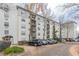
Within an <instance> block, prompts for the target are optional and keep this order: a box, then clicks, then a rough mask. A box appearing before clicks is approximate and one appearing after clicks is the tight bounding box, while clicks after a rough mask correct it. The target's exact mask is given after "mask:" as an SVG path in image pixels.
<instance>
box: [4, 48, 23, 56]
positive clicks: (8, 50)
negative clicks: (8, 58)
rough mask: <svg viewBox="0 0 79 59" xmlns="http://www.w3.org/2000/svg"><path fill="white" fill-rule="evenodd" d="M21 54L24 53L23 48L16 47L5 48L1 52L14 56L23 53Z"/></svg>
mask: <svg viewBox="0 0 79 59" xmlns="http://www.w3.org/2000/svg"><path fill="white" fill-rule="evenodd" d="M23 52H24V48H22V47H17V46H13V47H9V48H6V49H5V50H4V51H3V53H4V55H16V54H19V53H23Z"/></svg>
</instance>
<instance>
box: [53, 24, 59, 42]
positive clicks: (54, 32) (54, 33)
mask: <svg viewBox="0 0 79 59" xmlns="http://www.w3.org/2000/svg"><path fill="white" fill-rule="evenodd" d="M57 32H58V31H57V30H56V29H55V23H54V25H53V39H54V40H57V41H58V37H57V35H56V33H57Z"/></svg>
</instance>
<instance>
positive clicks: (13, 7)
mask: <svg viewBox="0 0 79 59" xmlns="http://www.w3.org/2000/svg"><path fill="white" fill-rule="evenodd" d="M69 24H72V23H69ZM53 26H55V29H56V30H57V31H58V32H57V36H58V37H59V23H58V22H56V21H53V20H50V19H48V18H46V17H43V16H41V15H38V14H36V13H33V12H32V11H29V10H26V9H25V8H23V7H22V6H20V5H19V6H18V4H3V3H1V4H0V38H2V37H3V36H7V35H11V36H13V38H12V39H11V42H12V44H18V42H19V41H29V40H33V39H47V38H53ZM71 27H73V29H74V27H75V26H74V24H73V25H72V26H70V27H69V28H70V30H72V29H71ZM63 28H64V27H63ZM64 29H66V28H64ZM64 29H63V30H64ZM72 32H75V31H74V30H72V31H71V32H69V35H70V37H73V35H71V34H73V33H72ZM70 33H71V34H70ZM65 35H66V34H63V36H64V37H65ZM0 40H1V39H0ZM2 40H3V39H2Z"/></svg>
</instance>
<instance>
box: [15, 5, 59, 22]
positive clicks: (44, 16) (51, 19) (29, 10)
mask: <svg viewBox="0 0 79 59" xmlns="http://www.w3.org/2000/svg"><path fill="white" fill-rule="evenodd" d="M16 7H17V9H18V8H20V9H23V10H25V11H28V12H30V13H33V14H35V15H38V16H41V17H43V18H45V19H47V20H52V19H49V18H46V17H45V16H42V15H39V14H36V13H34V12H32V11H30V10H27V9H25V8H23V7H20V6H18V5H17V6H16ZM52 21H53V22H56V21H54V20H52ZM56 23H58V22H56Z"/></svg>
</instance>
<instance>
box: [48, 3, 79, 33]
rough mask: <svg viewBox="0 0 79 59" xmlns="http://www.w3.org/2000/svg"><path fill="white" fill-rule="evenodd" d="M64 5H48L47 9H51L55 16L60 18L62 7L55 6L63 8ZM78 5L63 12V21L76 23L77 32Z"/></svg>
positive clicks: (78, 20)
mask: <svg viewBox="0 0 79 59" xmlns="http://www.w3.org/2000/svg"><path fill="white" fill-rule="evenodd" d="M63 4H64V3H57V4H56V3H55V4H52V3H48V8H51V10H52V11H54V13H55V15H56V16H60V15H61V14H62V13H64V12H62V7H57V6H63ZM78 6H79V5H75V6H73V7H70V8H68V9H66V10H65V14H64V21H65V20H73V21H76V22H77V31H78V32H79V8H78Z"/></svg>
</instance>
